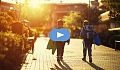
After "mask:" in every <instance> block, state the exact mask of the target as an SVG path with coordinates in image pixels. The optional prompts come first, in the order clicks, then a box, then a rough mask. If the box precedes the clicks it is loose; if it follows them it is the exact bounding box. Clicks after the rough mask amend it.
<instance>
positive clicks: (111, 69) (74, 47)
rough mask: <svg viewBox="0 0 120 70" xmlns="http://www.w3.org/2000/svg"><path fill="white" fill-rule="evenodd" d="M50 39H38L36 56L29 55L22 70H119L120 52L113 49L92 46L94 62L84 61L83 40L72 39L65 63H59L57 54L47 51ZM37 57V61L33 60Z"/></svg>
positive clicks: (66, 51)
mask: <svg viewBox="0 0 120 70" xmlns="http://www.w3.org/2000/svg"><path fill="white" fill-rule="evenodd" d="M48 40H49V38H44V37H42V38H38V39H37V41H36V42H35V48H34V54H33V55H32V54H30V53H29V54H28V56H27V58H26V60H25V63H24V64H23V66H22V68H21V70H104V69H105V70H119V69H120V51H115V50H114V49H112V48H109V47H105V46H103V45H100V46H95V48H94V45H93V46H92V59H93V62H92V63H89V59H88V56H87V62H84V61H82V56H83V54H82V53H83V51H82V49H83V46H82V39H71V40H70V44H69V45H67V44H66V45H65V50H64V57H63V61H61V62H60V63H58V62H57V59H56V52H55V54H54V55H52V50H48V49H46V47H47V43H48ZM33 57H35V58H36V60H32V58H33Z"/></svg>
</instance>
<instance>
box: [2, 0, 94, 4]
mask: <svg viewBox="0 0 120 70" xmlns="http://www.w3.org/2000/svg"><path fill="white" fill-rule="evenodd" d="M1 1H5V2H10V3H15V1H16V0H1ZM18 1H19V2H22V3H24V1H25V0H18ZM32 1H34V2H38V1H39V2H41V3H42V2H45V3H60V1H62V3H89V0H50V1H44V0H32ZM90 1H94V0H90Z"/></svg>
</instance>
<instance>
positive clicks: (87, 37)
mask: <svg viewBox="0 0 120 70" xmlns="http://www.w3.org/2000/svg"><path fill="white" fill-rule="evenodd" d="M93 29H94V27H93V25H88V21H87V20H84V22H83V28H82V30H81V32H80V35H81V37H82V38H83V58H82V60H83V61H86V52H87V49H88V55H89V62H92V49H91V47H92V44H93V40H94V38H95V37H96V32H95V31H94V30H93Z"/></svg>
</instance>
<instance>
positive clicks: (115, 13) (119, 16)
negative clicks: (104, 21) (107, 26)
mask: <svg viewBox="0 0 120 70" xmlns="http://www.w3.org/2000/svg"><path fill="white" fill-rule="evenodd" d="M103 1H104V3H105V6H106V8H107V9H108V10H110V18H112V17H114V19H115V21H117V20H120V1H119V0H103Z"/></svg>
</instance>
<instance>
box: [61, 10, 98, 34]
mask: <svg viewBox="0 0 120 70" xmlns="http://www.w3.org/2000/svg"><path fill="white" fill-rule="evenodd" d="M99 16H100V14H99V10H97V9H90V21H89V22H90V24H91V25H97V24H99V22H100V18H99ZM87 19H88V8H84V9H83V10H82V11H81V12H70V15H69V16H64V18H63V20H64V21H65V23H64V27H65V28H67V29H68V30H70V32H71V34H72V33H73V34H74V33H75V34H77V35H79V32H80V29H81V28H82V25H83V21H84V20H87Z"/></svg>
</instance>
